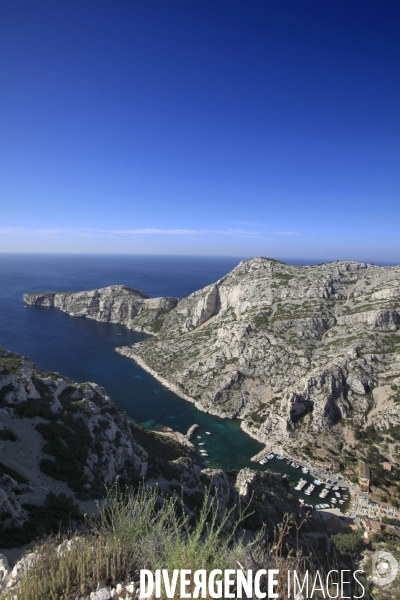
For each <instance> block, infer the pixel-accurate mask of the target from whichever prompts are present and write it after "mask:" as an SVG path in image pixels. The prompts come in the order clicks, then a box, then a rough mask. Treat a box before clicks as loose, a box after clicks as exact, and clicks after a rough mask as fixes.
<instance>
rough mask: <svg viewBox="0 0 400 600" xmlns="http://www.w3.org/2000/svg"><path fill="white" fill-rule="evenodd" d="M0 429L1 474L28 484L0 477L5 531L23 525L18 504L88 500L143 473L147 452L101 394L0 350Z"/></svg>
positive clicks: (0, 513)
mask: <svg viewBox="0 0 400 600" xmlns="http://www.w3.org/2000/svg"><path fill="white" fill-rule="evenodd" d="M0 430H1V431H2V433H3V434H2V436H1V443H0V463H1V468H2V469H3V468H11V469H12V471H11V472H12V473H14V472H16V473H17V474H18V473H19V474H20V475H22V476H23V478H24V479H26V480H27V482H29V483H27V484H25V483H24V484H18V483H17V481H16V480H15V479H13V477H12V476H11V477H10V476H9V475H7V474H5V473H4V474H2V475H1V474H0V527H2V528H5V529H7V528H9V527H17V526H18V525H21V523H22V522H23V521H24V519H25V517H26V513H25V511H24V510H22V509H21V502H25V501H27V500H29V501H32V502H34V503H38V504H41V502H42V501H43V500H44V497H45V496H46V493H47V492H49V491H58V492H64V493H67V494H71V492H76V493H77V497H78V498H81V499H86V500H88V499H89V498H90V497H98V495H100V494H101V493H102V492H103V489H104V485H108V486H110V485H112V484H113V483H114V482H115V481H116V479H117V478H118V477H122V478H123V479H125V480H132V479H140V478H141V477H143V476H144V475H146V472H147V453H146V452H145V451H144V450H143V448H142V447H141V446H140V445H138V444H137V443H136V442H135V441H134V439H133V437H132V433H131V429H130V427H129V423H128V421H127V419H126V417H125V415H124V414H122V413H121V412H120V411H119V410H118V409H117V408H116V406H115V405H114V404H113V403H112V402H111V400H110V398H109V397H108V396H107V394H106V392H105V390H104V389H103V388H101V387H100V386H98V385H97V384H94V383H85V384H77V383H74V382H73V381H71V380H69V379H68V378H67V377H63V376H62V375H59V374H58V373H48V372H46V371H42V370H41V369H39V368H38V367H37V366H36V365H34V364H33V363H32V362H31V361H30V360H29V359H27V358H25V357H22V356H20V355H18V354H14V353H12V352H8V351H6V350H3V349H2V348H0ZM6 434H7V435H6ZM14 476H15V475H14ZM21 498H22V500H21Z"/></svg>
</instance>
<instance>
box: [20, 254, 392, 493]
mask: <svg viewBox="0 0 400 600" xmlns="http://www.w3.org/2000/svg"><path fill="white" fill-rule="evenodd" d="M399 276H400V267H395V266H394V267H380V266H375V265H371V264H367V263H357V262H349V261H339V262H334V263H326V264H320V265H312V266H292V265H287V264H284V263H282V262H279V261H276V260H271V259H268V258H254V259H251V260H245V261H242V262H241V263H240V264H239V265H238V266H237V267H236V268H235V269H233V271H231V272H230V273H228V274H227V275H226V276H225V277H223V278H222V279H220V280H219V281H217V282H215V283H214V284H212V285H209V286H207V287H206V288H204V289H201V290H199V291H197V292H194V293H193V294H191V295H190V296H188V297H187V298H182V299H178V298H149V297H148V295H147V294H146V293H145V292H142V291H139V290H135V289H133V288H130V287H127V286H123V285H115V286H110V287H106V288H103V289H99V290H91V291H87V292H77V293H74V292H68V293H39V294H38V293H35V294H29V293H27V294H25V296H24V300H25V302H26V303H28V304H33V305H41V306H54V307H56V308H59V309H61V310H62V311H64V312H67V313H68V314H69V315H72V316H80V317H87V318H90V319H95V320H98V321H104V322H111V323H118V324H121V325H125V326H126V327H129V328H131V329H135V330H138V331H144V332H147V333H150V334H151V337H149V338H147V339H146V340H144V341H142V342H140V343H136V344H134V345H133V346H129V347H119V348H117V349H116V351H117V352H118V353H120V354H121V355H124V356H127V357H129V358H132V359H133V360H135V361H137V362H138V364H140V365H141V366H142V367H143V368H144V369H146V370H148V371H149V372H150V373H151V374H152V375H153V376H154V377H156V378H157V379H158V380H159V381H160V382H161V383H163V384H164V385H165V386H167V387H169V388H170V389H172V390H173V391H174V392H175V393H177V394H178V395H180V396H181V397H182V398H185V399H186V400H189V401H191V402H193V403H195V405H196V406H197V407H198V408H200V409H201V410H204V411H207V412H210V413H211V414H214V415H218V416H221V417H224V418H240V419H242V427H243V429H244V430H245V431H246V432H248V433H249V434H250V435H251V436H253V437H254V438H256V439H257V440H259V441H261V442H263V443H264V444H266V447H267V448H268V449H271V448H272V449H273V450H274V451H275V452H291V453H293V451H294V450H295V452H296V453H300V454H303V455H304V456H312V457H313V458H314V460H317V461H318V463H319V464H320V465H321V466H327V467H329V468H330V469H338V468H339V467H340V460H339V458H338V457H339V456H341V457H343V458H342V459H341V460H344V461H345V462H346V466H348V467H349V468H350V467H351V466H352V463H353V462H354V453H355V446H356V445H357V446H358V458H359V459H360V458H363V459H365V460H367V458H368V453H369V452H370V448H369V445H368V444H364V443H363V441H364V440H365V432H367V431H370V430H371V428H372V429H373V430H374V431H377V432H384V434H383V433H382V434H379V433H378V435H382V436H383V437H382V443H383V441H384V443H385V445H386V451H385V455H386V457H387V461H388V462H390V463H393V464H394V465H396V464H397V462H398V456H397V432H398V428H399V425H400V409H399V406H400V404H399V391H398V390H399V385H400V379H399V368H400V363H399V358H398V356H399V355H398V350H399V344H400V336H399V333H398V324H399V323H400V287H399ZM390 493H391V495H392V497H393V498H397V499H398V501H400V487H399V488H397V484H396V483H394V484H393V485H392V486H391V490H390Z"/></svg>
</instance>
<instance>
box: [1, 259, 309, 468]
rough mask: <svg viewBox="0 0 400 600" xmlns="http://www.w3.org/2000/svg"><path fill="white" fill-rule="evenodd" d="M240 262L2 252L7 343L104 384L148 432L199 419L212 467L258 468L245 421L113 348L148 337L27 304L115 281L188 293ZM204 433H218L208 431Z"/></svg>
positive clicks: (43, 363)
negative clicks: (206, 409) (214, 412)
mask: <svg viewBox="0 0 400 600" xmlns="http://www.w3.org/2000/svg"><path fill="white" fill-rule="evenodd" d="M240 260H241V258H237V259H235V258H212V257H171V256H169V257H165V256H164V257H160V256H114V255H107V256H99V255H45V254H41V255H40V254H37V255H35V254H28V255H25V254H0V345H1V346H3V347H4V348H6V349H8V350H12V351H14V352H18V353H20V354H23V355H25V356H29V357H30V358H31V359H32V360H33V361H34V362H35V363H36V364H37V365H38V366H40V367H42V368H43V369H46V370H49V371H58V372H59V373H62V374H63V375H67V376H68V377H70V378H71V379H73V380H75V381H78V382H85V381H94V382H96V383H99V384H100V385H102V386H104V387H105V389H106V390H107V393H108V394H109V395H110V397H111V399H112V400H113V401H114V402H115V404H116V405H117V406H118V407H119V408H120V409H121V410H126V412H127V414H128V416H129V417H131V418H132V419H133V420H134V421H135V422H137V423H139V424H141V425H143V426H145V427H147V428H149V429H159V428H161V427H163V426H169V427H172V428H173V429H176V430H178V431H181V432H182V433H186V431H187V429H188V428H189V427H190V425H192V424H193V423H198V424H199V425H200V430H199V435H202V436H203V440H204V441H206V442H207V448H208V451H209V457H208V460H209V461H210V463H209V464H207V466H211V467H221V468H223V469H225V470H230V469H239V468H243V467H246V466H252V467H253V468H254V466H255V465H254V463H250V461H249V459H250V457H251V456H253V455H254V454H256V453H257V452H258V451H259V450H261V448H262V445H261V444H259V443H258V442H256V441H255V440H253V439H252V438H250V437H249V436H248V435H246V434H245V433H244V432H243V431H241V430H240V427H239V425H240V422H239V421H237V420H234V421H232V420H223V419H219V418H217V417H213V416H211V415H208V414H206V413H203V412H201V411H199V410H197V409H196V408H195V407H194V406H193V405H192V404H191V403H189V402H187V401H185V400H182V399H181V398H179V397H178V396H176V395H175V394H174V393H172V392H170V391H169V390H167V389H165V388H164V387H163V386H162V385H160V384H159V383H158V382H157V381H156V380H155V379H154V378H153V377H152V376H151V375H149V374H148V373H146V372H145V371H144V370H143V369H141V368H140V367H139V366H138V365H136V364H135V363H134V362H133V361H132V360H130V359H127V358H124V357H122V356H119V355H118V354H117V353H116V352H114V348H115V347H116V346H119V345H125V344H133V343H135V342H138V341H140V340H142V339H143V334H140V333H135V332H132V331H129V330H128V329H126V328H125V327H122V328H121V327H120V326H117V325H111V324H107V323H97V322H95V321H91V320H88V319H79V318H74V317H70V316H68V315H66V314H65V313H62V312H61V311H59V310H54V309H51V308H41V307H34V306H28V307H25V306H24V303H23V300H22V296H23V294H24V293H25V292H36V291H78V290H85V289H93V288H99V287H104V286H106V285H111V284H126V285H130V286H132V287H136V288H139V289H142V290H145V291H146V292H147V293H148V294H149V295H150V296H151V297H156V296H175V297H184V296H187V295H188V294H190V293H191V292H193V291H195V290H198V289H200V288H202V287H204V286H205V285H208V284H210V283H212V282H214V281H216V280H217V279H219V278H220V277H222V276H223V275H225V274H226V273H227V272H228V271H230V270H231V269H233V268H234V267H235V266H236V265H237V264H238V263H239V261H240ZM288 262H289V261H288ZM290 262H292V263H293V264H294V263H295V262H297V264H311V261H308V262H307V261H290ZM313 262H318V261H313ZM118 333H122V334H123V335H122V336H121V335H117V334H118ZM205 431H210V432H211V434H212V435H210V436H205V435H204V433H205ZM283 463H284V464H283ZM269 466H270V467H274V468H275V469H276V470H279V471H281V470H283V471H285V472H287V470H288V469H289V470H290V471H292V469H291V467H287V465H286V461H280V462H279V461H273V464H272V465H271V464H270V465H269ZM298 471H299V470H298ZM299 475H300V473H299ZM297 478H298V477H297Z"/></svg>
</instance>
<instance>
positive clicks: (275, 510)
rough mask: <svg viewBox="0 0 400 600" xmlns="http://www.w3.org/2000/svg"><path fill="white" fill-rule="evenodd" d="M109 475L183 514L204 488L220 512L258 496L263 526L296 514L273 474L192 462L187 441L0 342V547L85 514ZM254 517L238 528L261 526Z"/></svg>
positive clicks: (283, 482) (286, 491)
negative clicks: (165, 499)
mask: <svg viewBox="0 0 400 600" xmlns="http://www.w3.org/2000/svg"><path fill="white" fill-rule="evenodd" d="M257 477H258V478H257ZM260 478H261V479H260ZM117 479H118V480H119V482H120V483H121V484H124V483H125V484H129V485H131V486H133V487H135V488H138V487H140V485H142V483H143V482H145V484H146V486H147V485H148V486H154V485H157V486H158V489H160V490H163V494H166V495H167V496H171V495H172V496H176V497H177V498H179V500H180V499H181V498H183V500H184V503H185V505H186V507H187V510H188V511H189V512H190V511H196V510H197V508H198V507H199V506H200V505H201V504H202V502H203V497H204V491H205V490H214V492H212V493H216V495H217V497H218V510H219V511H220V513H221V516H222V514H223V513H224V512H225V511H227V510H230V509H235V507H238V506H239V504H240V501H239V499H240V498H242V500H243V501H245V503H246V501H250V500H252V501H253V502H255V501H256V498H258V496H257V494H258V495H259V496H260V497H261V495H262V498H263V505H264V511H265V510H267V511H268V512H269V517H268V519H267V525H268V527H267V528H268V529H269V531H272V528H273V527H274V526H275V525H276V524H277V523H279V522H280V521H281V520H282V518H283V515H284V514H285V513H286V512H288V513H291V514H297V513H298V511H299V508H298V501H297V500H296V498H293V496H292V494H290V492H291V488H290V487H289V482H288V481H287V480H286V479H283V478H282V477H281V476H279V475H272V474H268V473H264V474H262V475H259V476H256V474H255V473H254V472H252V471H250V470H249V469H245V470H243V471H240V472H239V473H232V474H226V473H224V472H223V471H221V470H218V469H201V467H200V466H199V465H198V464H197V462H196V456H195V454H194V453H193V452H191V450H190V448H189V447H188V444H187V443H186V444H181V443H178V442H177V441H176V440H175V439H173V438H171V437H167V436H165V435H162V434H161V433H160V434H158V433H153V432H147V431H145V430H144V429H142V428H140V427H137V426H135V425H133V424H131V423H129V422H128V421H127V419H126V417H125V415H124V414H123V413H121V412H120V411H119V410H118V409H117V408H116V406H115V405H114V404H113V403H112V401H111V400H110V398H109V397H108V396H107V394H106V392H105V390H104V389H103V388H100V387H99V386H98V385H96V384H95V383H84V384H78V383H75V382H73V381H71V380H70V379H68V378H67V377H64V376H62V375H60V374H59V373H49V372H47V371H43V370H42V369H40V368H39V367H37V366H36V365H34V364H33V363H32V362H31V361H30V360H29V359H28V358H25V357H23V356H20V355H18V354H14V353H12V352H8V351H6V350H4V349H2V348H0V547H2V546H4V545H7V547H12V546H13V545H15V546H17V545H20V544H22V543H26V542H29V541H31V540H33V539H36V538H37V537H38V536H41V535H43V534H44V533H46V532H50V531H51V530H55V531H58V530H59V527H60V523H63V524H64V525H66V526H69V525H70V522H71V518H74V519H78V520H79V518H80V516H79V511H80V510H81V511H82V510H84V511H85V512H88V513H93V511H94V510H95V504H94V502H93V500H91V499H94V498H99V497H101V496H103V495H104V492H105V486H107V487H110V486H112V485H113V484H114V483H115V481H116V480H117ZM256 481H257V482H258V483H257V486H256V487H257V491H256V488H255V482H256ZM260 482H261V484H260ZM288 495H289V496H288ZM263 514H264V513H263ZM260 515H261V513H260ZM236 516H237V509H235V510H234V512H233V513H232V519H234V518H235V517H236ZM260 518H261V517H260ZM260 518H259V519H258V521H257V522H256V521H255V520H254V518H253V519H252V520H250V521H249V523H248V527H249V528H252V529H254V528H257V527H261V524H262V520H261V521H260Z"/></svg>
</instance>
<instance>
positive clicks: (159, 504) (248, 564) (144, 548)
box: [1, 486, 305, 600]
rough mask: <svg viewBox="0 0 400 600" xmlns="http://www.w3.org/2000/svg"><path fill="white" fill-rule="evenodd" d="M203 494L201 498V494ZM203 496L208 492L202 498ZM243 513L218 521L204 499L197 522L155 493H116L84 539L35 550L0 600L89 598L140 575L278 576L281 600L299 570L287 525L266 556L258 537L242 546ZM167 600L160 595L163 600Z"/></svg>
mask: <svg viewBox="0 0 400 600" xmlns="http://www.w3.org/2000/svg"><path fill="white" fill-rule="evenodd" d="M206 492H207V490H206ZM208 492H209V490H208ZM245 517H246V511H245V510H244V511H240V510H239V515H238V516H237V517H236V518H235V519H233V511H228V512H226V513H225V514H224V515H223V516H222V517H221V516H220V515H219V510H218V502H217V501H216V499H215V498H213V497H211V496H210V495H209V493H206V494H205V496H204V502H203V505H202V507H201V509H200V511H199V513H198V514H197V516H196V517H195V516H194V514H193V513H188V511H187V510H185V509H184V507H183V506H182V504H181V503H180V502H179V500H178V499H177V498H171V497H162V496H160V495H159V494H158V490H157V488H152V489H143V488H142V489H141V490H139V491H138V492H135V493H133V490H131V489H128V488H127V489H125V490H121V489H120V488H119V487H118V486H114V487H113V488H112V489H110V490H108V493H107V496H106V498H105V500H104V501H102V502H101V503H100V504H99V515H98V517H97V518H96V519H90V520H88V521H87V528H86V531H85V532H84V533H82V534H77V535H75V536H73V537H72V538H70V540H67V539H64V542H66V543H63V544H61V545H60V542H61V541H62V540H60V538H51V539H49V540H48V541H46V542H45V543H43V544H42V545H41V546H39V547H38V548H36V552H37V560H36V562H35V564H34V565H33V566H32V567H31V568H30V569H29V570H28V571H27V573H26V574H25V576H24V577H23V578H22V579H21V581H20V583H19V584H18V586H17V588H14V589H12V590H10V591H8V592H5V593H4V595H3V596H1V598H3V599H4V600H11V598H12V599H13V600H44V599H46V600H75V598H80V597H82V596H84V597H88V596H89V594H90V592H91V591H92V590H93V589H96V585H97V583H98V582H99V581H103V582H105V583H107V584H115V582H116V581H118V580H120V581H125V582H126V581H131V580H134V581H138V577H139V570H140V569H143V568H146V569H150V570H152V571H154V570H155V569H158V568H163V569H167V570H168V571H169V572H170V573H171V572H172V570H173V569H183V568H184V569H191V570H192V571H195V570H197V569H207V570H208V571H211V570H212V569H222V570H223V569H228V568H231V569H238V568H243V569H249V568H252V569H260V568H278V569H280V578H282V594H283V595H282V596H281V598H282V599H283V598H285V597H286V593H287V590H286V589H285V583H284V582H285V578H286V579H287V570H288V569H289V568H290V569H293V568H295V569H297V571H298V572H299V571H301V570H303V571H304V569H305V561H304V559H303V558H302V556H301V553H299V552H297V553H289V554H287V553H285V551H284V538H285V536H286V535H288V533H289V530H290V528H291V524H290V523H289V520H288V519H287V520H285V523H284V524H282V526H280V527H279V528H278V530H277V532H276V535H275V538H274V541H273V544H272V545H271V547H270V548H268V549H265V548H263V545H262V538H263V531H260V532H259V533H258V534H257V535H255V536H253V537H252V538H251V541H245V540H244V538H243V536H242V535H241V534H240V531H241V529H240V525H241V523H242V521H243V519H244V518H245ZM164 597H165V595H164Z"/></svg>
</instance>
